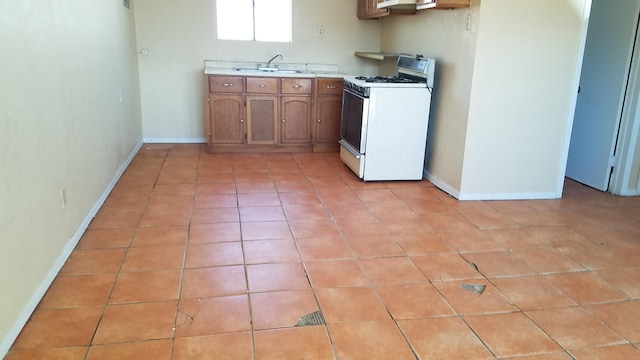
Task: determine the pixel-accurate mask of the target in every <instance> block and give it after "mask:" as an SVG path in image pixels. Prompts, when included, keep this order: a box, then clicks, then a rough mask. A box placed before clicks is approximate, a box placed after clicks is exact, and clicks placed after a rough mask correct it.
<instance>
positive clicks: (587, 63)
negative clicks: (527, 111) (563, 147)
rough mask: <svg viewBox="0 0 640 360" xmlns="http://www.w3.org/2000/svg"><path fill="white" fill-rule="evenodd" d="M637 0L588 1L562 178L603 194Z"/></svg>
mask: <svg viewBox="0 0 640 360" xmlns="http://www.w3.org/2000/svg"><path fill="white" fill-rule="evenodd" d="M639 3H640V0H616V1H615V6H614V5H613V4H612V2H611V1H610V0H592V7H591V18H590V20H589V28H588V30H587V40H586V44H585V52H584V60H583V64H582V76H581V78H580V91H579V93H578V98H577V103H576V111H575V117H574V120H573V130H572V133H571V143H570V145H569V157H568V160H567V171H566V176H567V177H569V178H571V179H574V180H576V181H579V182H581V183H583V184H586V185H589V186H591V187H594V188H596V189H599V190H602V191H606V190H607V189H608V187H609V178H610V177H611V168H612V166H613V155H614V152H615V147H616V139H617V137H618V129H619V127H620V116H621V113H622V106H623V100H624V94H625V90H626V87H627V80H628V76H629V66H630V63H631V55H632V50H633V44H634V39H635V34H636V26H637V24H638V5H639Z"/></svg>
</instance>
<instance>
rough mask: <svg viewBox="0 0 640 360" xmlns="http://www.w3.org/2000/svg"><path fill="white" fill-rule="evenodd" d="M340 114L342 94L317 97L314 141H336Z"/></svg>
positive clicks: (338, 134)
mask: <svg viewBox="0 0 640 360" xmlns="http://www.w3.org/2000/svg"><path fill="white" fill-rule="evenodd" d="M341 116H342V96H319V97H318V101H317V103H316V136H315V142H316V143H333V144H337V143H338V140H340V118H341Z"/></svg>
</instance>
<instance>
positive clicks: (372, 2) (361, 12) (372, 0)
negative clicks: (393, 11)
mask: <svg viewBox="0 0 640 360" xmlns="http://www.w3.org/2000/svg"><path fill="white" fill-rule="evenodd" d="M389 14H390V11H389V10H388V9H378V0H358V18H359V19H379V18H381V17H383V16H387V15H389Z"/></svg>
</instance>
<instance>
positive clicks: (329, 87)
mask: <svg viewBox="0 0 640 360" xmlns="http://www.w3.org/2000/svg"><path fill="white" fill-rule="evenodd" d="M336 88H338V87H337V86H335V85H327V89H336Z"/></svg>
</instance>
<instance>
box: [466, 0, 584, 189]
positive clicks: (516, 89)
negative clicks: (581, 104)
mask: <svg viewBox="0 0 640 360" xmlns="http://www.w3.org/2000/svg"><path fill="white" fill-rule="evenodd" d="M587 3H590V2H589V0H537V1H522V0H519V1H514V0H483V1H482V6H481V8H480V19H481V24H480V29H479V32H478V44H477V47H476V57H475V64H474V67H475V70H474V72H473V80H472V83H473V85H472V90H471V102H470V104H469V121H468V126H467V133H466V143H465V153H464V165H463V173H462V183H461V186H460V192H461V198H473V199H479V198H480V199H485V198H490V199H495V198H555V197H560V196H561V194H562V181H561V179H562V178H563V176H564V171H565V169H564V167H565V165H566V163H565V161H566V154H567V148H568V147H567V146H568V136H567V135H568V132H569V131H570V125H571V119H572V117H573V110H574V109H573V107H572V105H573V103H574V99H575V94H576V91H577V83H578V81H577V79H578V76H579V72H578V71H576V68H577V67H578V68H579V65H580V64H581V61H582V59H581V47H580V45H581V41H582V39H583V38H584V36H585V35H586V32H585V30H586V23H587V22H588V19H587V18H585V8H586V6H587Z"/></svg>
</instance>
